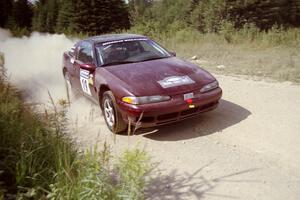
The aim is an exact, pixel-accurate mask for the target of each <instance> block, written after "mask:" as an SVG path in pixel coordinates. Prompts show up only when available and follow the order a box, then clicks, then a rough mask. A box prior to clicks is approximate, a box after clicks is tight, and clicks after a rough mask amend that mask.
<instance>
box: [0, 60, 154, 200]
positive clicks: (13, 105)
mask: <svg viewBox="0 0 300 200" xmlns="http://www.w3.org/2000/svg"><path fill="white" fill-rule="evenodd" d="M1 55H2V54H1ZM2 58H3V57H2V56H0V66H2V65H3V63H4V60H3V59H2ZM0 69H1V70H0V72H1V74H0V180H1V181H3V182H0V199H1V198H5V199H9V198H13V199H15V198H17V199H46V198H49V199H66V200H67V199H143V190H144V186H145V181H146V180H145V177H146V172H147V171H148V169H149V167H148V166H149V162H148V157H147V155H146V153H145V152H144V151H140V150H132V151H126V152H125V153H124V155H123V156H121V157H120V158H116V159H114V158H112V155H111V153H110V151H109V147H108V146H107V145H106V144H105V145H104V147H103V150H102V151H100V152H99V151H98V150H97V147H95V149H94V150H93V151H87V152H80V151H78V149H77V147H76V144H75V143H74V142H73V140H72V139H71V138H70V137H69V135H70V133H69V132H68V128H67V126H68V119H67V118H66V112H67V109H68V104H67V101H65V100H60V101H59V102H58V104H56V103H55V102H54V100H53V99H52V98H51V96H50V94H49V96H50V97H49V98H50V100H51V102H52V104H51V105H49V106H46V108H45V111H44V112H41V110H42V108H43V107H42V106H39V107H32V106H29V105H26V104H24V103H23V101H22V93H21V92H20V91H18V90H17V89H16V88H14V87H13V86H11V85H10V84H9V82H8V81H7V78H6V76H5V70H4V68H3V67H0ZM33 110H38V111H39V112H38V113H37V112H34V111H33ZM114 163H116V164H115V167H114ZM125 188H126V189H125ZM128 188H130V189H128ZM129 197H130V198H129Z"/></svg>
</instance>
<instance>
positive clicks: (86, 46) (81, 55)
mask: <svg viewBox="0 0 300 200" xmlns="http://www.w3.org/2000/svg"><path fill="white" fill-rule="evenodd" d="M77 59H78V60H80V61H81V62H83V63H92V62H93V51H92V45H91V44H90V43H87V42H82V43H81V44H80V45H79V47H78V54H77Z"/></svg>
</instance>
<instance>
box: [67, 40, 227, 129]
mask: <svg viewBox="0 0 300 200" xmlns="http://www.w3.org/2000/svg"><path fill="white" fill-rule="evenodd" d="M63 75H64V78H65V80H66V83H67V85H68V87H69V90H70V91H73V92H75V93H81V94H83V95H84V96H86V97H88V98H89V99H91V100H93V101H95V102H97V103H99V105H100V108H101V109H102V112H103V116H104V119H105V122H106V124H107V126H108V128H109V129H110V130H111V131H112V132H114V133H120V132H123V131H124V130H126V128H127V127H128V123H130V124H131V125H139V126H140V127H152V126H159V125H164V124H168V123H174V122H177V121H180V120H184V119H187V118H190V117H194V116H197V115H199V114H200V113H202V112H206V111H210V110H213V109H214V108H216V107H217V105H218V102H219V100H220V98H221V96H222V90H221V88H220V87H219V84H218V81H217V80H216V79H215V78H214V77H213V76H212V75H211V74H210V73H209V72H207V71H205V70H204V69H201V68H200V67H199V66H197V65H195V64H192V63H190V62H187V61H185V60H182V59H179V58H177V57H176V55H175V53H172V52H169V51H167V50H166V49H165V48H163V47H162V46H160V45H159V44H158V43H156V42H155V41H153V40H151V39H149V38H148V37H145V36H142V35H135V34H110V35H101V36H95V37H91V38H87V39H85V40H82V41H79V42H77V43H76V44H75V45H74V47H73V48H72V49H71V50H70V51H67V52H64V54H63Z"/></svg>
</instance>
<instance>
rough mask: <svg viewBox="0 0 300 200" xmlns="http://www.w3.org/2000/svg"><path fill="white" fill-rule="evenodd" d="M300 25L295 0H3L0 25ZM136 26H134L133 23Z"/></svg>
mask: <svg viewBox="0 0 300 200" xmlns="http://www.w3.org/2000/svg"><path fill="white" fill-rule="evenodd" d="M228 26H230V28H233V29H237V30H238V29H242V28H244V27H251V26H254V27H256V28H258V29H259V30H260V31H268V30H270V29H271V28H273V27H277V28H283V29H287V28H293V27H299V26H300V0H160V1H157V0H129V1H124V0H35V1H29V0H16V1H14V0H2V1H1V2H0V27H3V28H8V29H10V30H11V31H12V32H13V33H14V34H15V35H23V34H29V33H30V32H32V31H39V32H48V33H66V34H71V35H72V34H79V33H82V34H87V35H96V34H103V33H110V32H119V31H124V30H128V29H130V28H132V27H135V29H134V30H140V31H141V32H144V33H147V32H153V31H154V32H155V33H165V32H174V31H180V30H183V29H186V28H191V29H193V30H197V31H199V32H200V33H218V32H220V31H222V30H223V29H224V27H225V28H228ZM136 27H137V28H136Z"/></svg>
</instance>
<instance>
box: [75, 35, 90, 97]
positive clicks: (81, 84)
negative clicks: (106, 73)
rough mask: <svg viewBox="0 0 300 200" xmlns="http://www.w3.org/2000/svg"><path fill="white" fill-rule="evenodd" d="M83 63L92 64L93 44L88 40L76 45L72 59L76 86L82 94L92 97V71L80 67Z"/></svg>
mask: <svg viewBox="0 0 300 200" xmlns="http://www.w3.org/2000/svg"><path fill="white" fill-rule="evenodd" d="M83 64H94V54H93V46H92V44H90V43H89V42H85V41H83V42H81V43H80V44H79V45H78V46H77V54H76V59H75V61H74V69H75V74H76V80H75V84H76V88H78V89H79V90H80V91H81V92H82V93H83V94H85V95H87V96H89V97H92V96H94V92H95V91H94V89H93V88H94V87H93V84H94V77H95V76H94V73H95V72H90V71H88V70H86V69H82V68H81V67H80V66H81V65H83Z"/></svg>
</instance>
